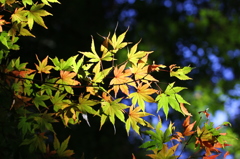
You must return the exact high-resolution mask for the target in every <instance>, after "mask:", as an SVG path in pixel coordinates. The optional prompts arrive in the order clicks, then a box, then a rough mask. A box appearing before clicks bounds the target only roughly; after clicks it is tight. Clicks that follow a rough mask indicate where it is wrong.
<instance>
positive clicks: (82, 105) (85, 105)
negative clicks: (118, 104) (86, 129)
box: [77, 94, 99, 126]
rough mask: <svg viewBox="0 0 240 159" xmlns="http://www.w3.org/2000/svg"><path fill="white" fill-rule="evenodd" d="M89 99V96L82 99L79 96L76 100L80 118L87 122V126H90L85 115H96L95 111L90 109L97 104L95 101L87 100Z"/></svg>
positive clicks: (81, 96)
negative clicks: (80, 114)
mask: <svg viewBox="0 0 240 159" xmlns="http://www.w3.org/2000/svg"><path fill="white" fill-rule="evenodd" d="M89 97H90V94H87V95H85V96H84V97H83V94H81V95H80V96H79V98H78V101H79V103H78V104H77V108H78V109H79V111H80V112H81V113H82V117H83V118H84V119H85V120H86V121H87V123H88V125H89V126H90V124H89V121H88V116H87V113H90V114H94V115H96V114H98V113H97V111H96V110H94V109H93V108H92V106H94V105H96V104H98V103H99V102H98V101H95V100H89Z"/></svg>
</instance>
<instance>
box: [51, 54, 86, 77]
mask: <svg viewBox="0 0 240 159" xmlns="http://www.w3.org/2000/svg"><path fill="white" fill-rule="evenodd" d="M77 57H78V55H75V56H71V57H70V58H68V59H67V61H64V60H63V59H60V60H59V59H58V58H57V57H55V58H54V59H52V58H50V59H51V61H52V62H53V64H54V66H55V67H54V69H55V70H56V71H60V70H62V71H74V72H76V73H77V71H76V69H79V67H80V65H81V64H82V61H83V59H81V60H79V61H80V62H78V63H77V64H76V58H77Z"/></svg>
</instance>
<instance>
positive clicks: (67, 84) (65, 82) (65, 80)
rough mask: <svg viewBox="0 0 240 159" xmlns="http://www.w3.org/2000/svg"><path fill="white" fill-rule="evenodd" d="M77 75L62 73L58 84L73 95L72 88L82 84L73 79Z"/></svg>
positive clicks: (67, 72)
mask: <svg viewBox="0 0 240 159" xmlns="http://www.w3.org/2000/svg"><path fill="white" fill-rule="evenodd" d="M76 75H77V73H75V72H69V71H60V79H59V80H58V81H57V82H56V83H59V84H61V85H60V88H61V87H62V86H63V87H64V88H65V90H66V91H67V92H68V93H70V94H73V89H72V87H71V86H75V85H78V84H80V82H79V81H77V80H74V79H72V78H73V77H75V76H76Z"/></svg>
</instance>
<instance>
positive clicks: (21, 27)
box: [8, 23, 35, 40]
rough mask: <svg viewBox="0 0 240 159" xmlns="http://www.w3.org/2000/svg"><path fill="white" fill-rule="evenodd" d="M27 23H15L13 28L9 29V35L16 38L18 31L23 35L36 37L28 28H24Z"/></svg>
mask: <svg viewBox="0 0 240 159" xmlns="http://www.w3.org/2000/svg"><path fill="white" fill-rule="evenodd" d="M26 25H27V23H13V25H12V27H11V29H10V30H9V31H8V35H9V36H12V39H13V40H14V39H15V36H16V34H17V33H19V35H22V36H32V37H35V36H34V35H33V34H32V33H30V32H29V31H28V30H27V29H26V28H24V27H25V26H26Z"/></svg>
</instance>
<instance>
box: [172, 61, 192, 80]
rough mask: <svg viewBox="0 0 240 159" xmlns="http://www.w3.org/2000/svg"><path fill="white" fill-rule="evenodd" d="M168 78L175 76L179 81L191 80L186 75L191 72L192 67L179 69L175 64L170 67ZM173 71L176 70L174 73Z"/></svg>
mask: <svg viewBox="0 0 240 159" xmlns="http://www.w3.org/2000/svg"><path fill="white" fill-rule="evenodd" d="M169 68H170V77H172V76H175V77H177V78H178V79H180V80H191V79H192V78H190V77H188V76H187V75H186V74H188V73H189V72H191V71H192V69H193V68H192V67H189V66H186V67H183V68H180V67H179V66H176V64H173V65H170V66H169ZM174 69H177V70H176V71H174Z"/></svg>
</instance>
